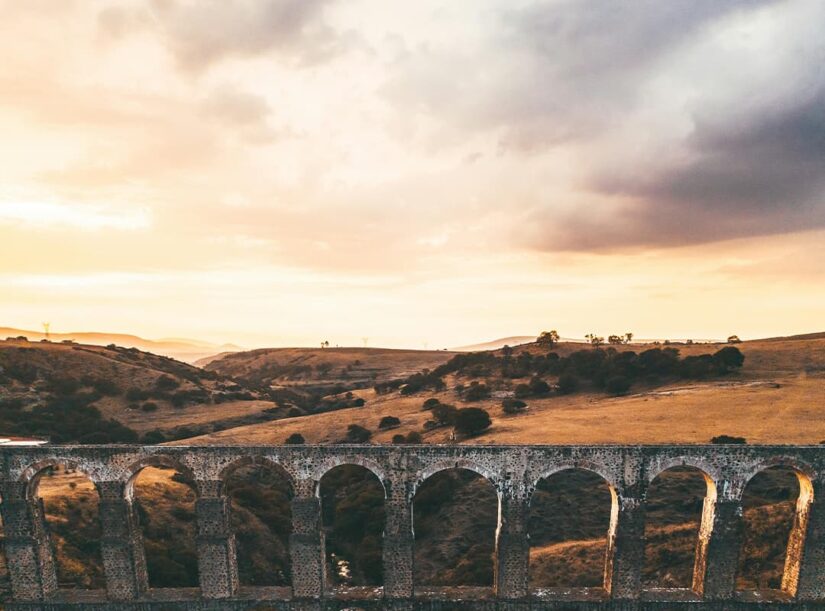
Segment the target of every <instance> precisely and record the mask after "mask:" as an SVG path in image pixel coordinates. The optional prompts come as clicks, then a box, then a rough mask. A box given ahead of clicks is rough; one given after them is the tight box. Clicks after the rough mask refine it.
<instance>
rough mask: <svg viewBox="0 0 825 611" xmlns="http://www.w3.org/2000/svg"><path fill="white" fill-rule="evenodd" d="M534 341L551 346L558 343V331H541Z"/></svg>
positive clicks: (540, 344)
mask: <svg viewBox="0 0 825 611" xmlns="http://www.w3.org/2000/svg"><path fill="white" fill-rule="evenodd" d="M536 343H537V344H538V345H539V346H545V347H547V348H552V347H553V346H555V345H556V344H558V343H559V332H558V331H556V330H555V329H553V330H552V331H542V332H541V334H540V335H539V336H538V338H537V339H536Z"/></svg>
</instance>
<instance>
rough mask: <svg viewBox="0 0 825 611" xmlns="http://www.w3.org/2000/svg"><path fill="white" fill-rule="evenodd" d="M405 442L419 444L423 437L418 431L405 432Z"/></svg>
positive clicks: (422, 441)
mask: <svg viewBox="0 0 825 611" xmlns="http://www.w3.org/2000/svg"><path fill="white" fill-rule="evenodd" d="M406 441H407V443H409V444H419V443H424V438H423V437H422V436H421V433H419V432H418V431H410V432H409V433H407V439H406Z"/></svg>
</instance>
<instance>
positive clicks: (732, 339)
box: [728, 335, 742, 344]
mask: <svg viewBox="0 0 825 611" xmlns="http://www.w3.org/2000/svg"><path fill="white" fill-rule="evenodd" d="M728 343H729V344H741V343H742V340H741V339H739V336H738V335H731V336H730V337H728Z"/></svg>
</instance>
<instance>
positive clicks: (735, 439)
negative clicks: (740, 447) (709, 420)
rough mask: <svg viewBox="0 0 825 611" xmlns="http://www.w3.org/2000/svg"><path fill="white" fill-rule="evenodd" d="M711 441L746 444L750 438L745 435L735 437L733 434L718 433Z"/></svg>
mask: <svg viewBox="0 0 825 611" xmlns="http://www.w3.org/2000/svg"><path fill="white" fill-rule="evenodd" d="M710 442H711V443H728V444H745V443H748V440H747V439H745V438H744V437H733V436H731V435H717V436H716V437H714V438H713V439H711V440H710Z"/></svg>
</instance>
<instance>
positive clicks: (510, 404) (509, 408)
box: [501, 399, 527, 414]
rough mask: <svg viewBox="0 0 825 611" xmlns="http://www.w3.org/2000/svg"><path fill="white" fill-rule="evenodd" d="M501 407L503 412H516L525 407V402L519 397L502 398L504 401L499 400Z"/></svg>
mask: <svg viewBox="0 0 825 611" xmlns="http://www.w3.org/2000/svg"><path fill="white" fill-rule="evenodd" d="M501 408H502V409H503V410H504V413H505V414H518V413H519V412H521V411H523V410H525V409H527V404H526V403H525V402H524V401H520V400H519V399H504V401H502V402H501Z"/></svg>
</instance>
